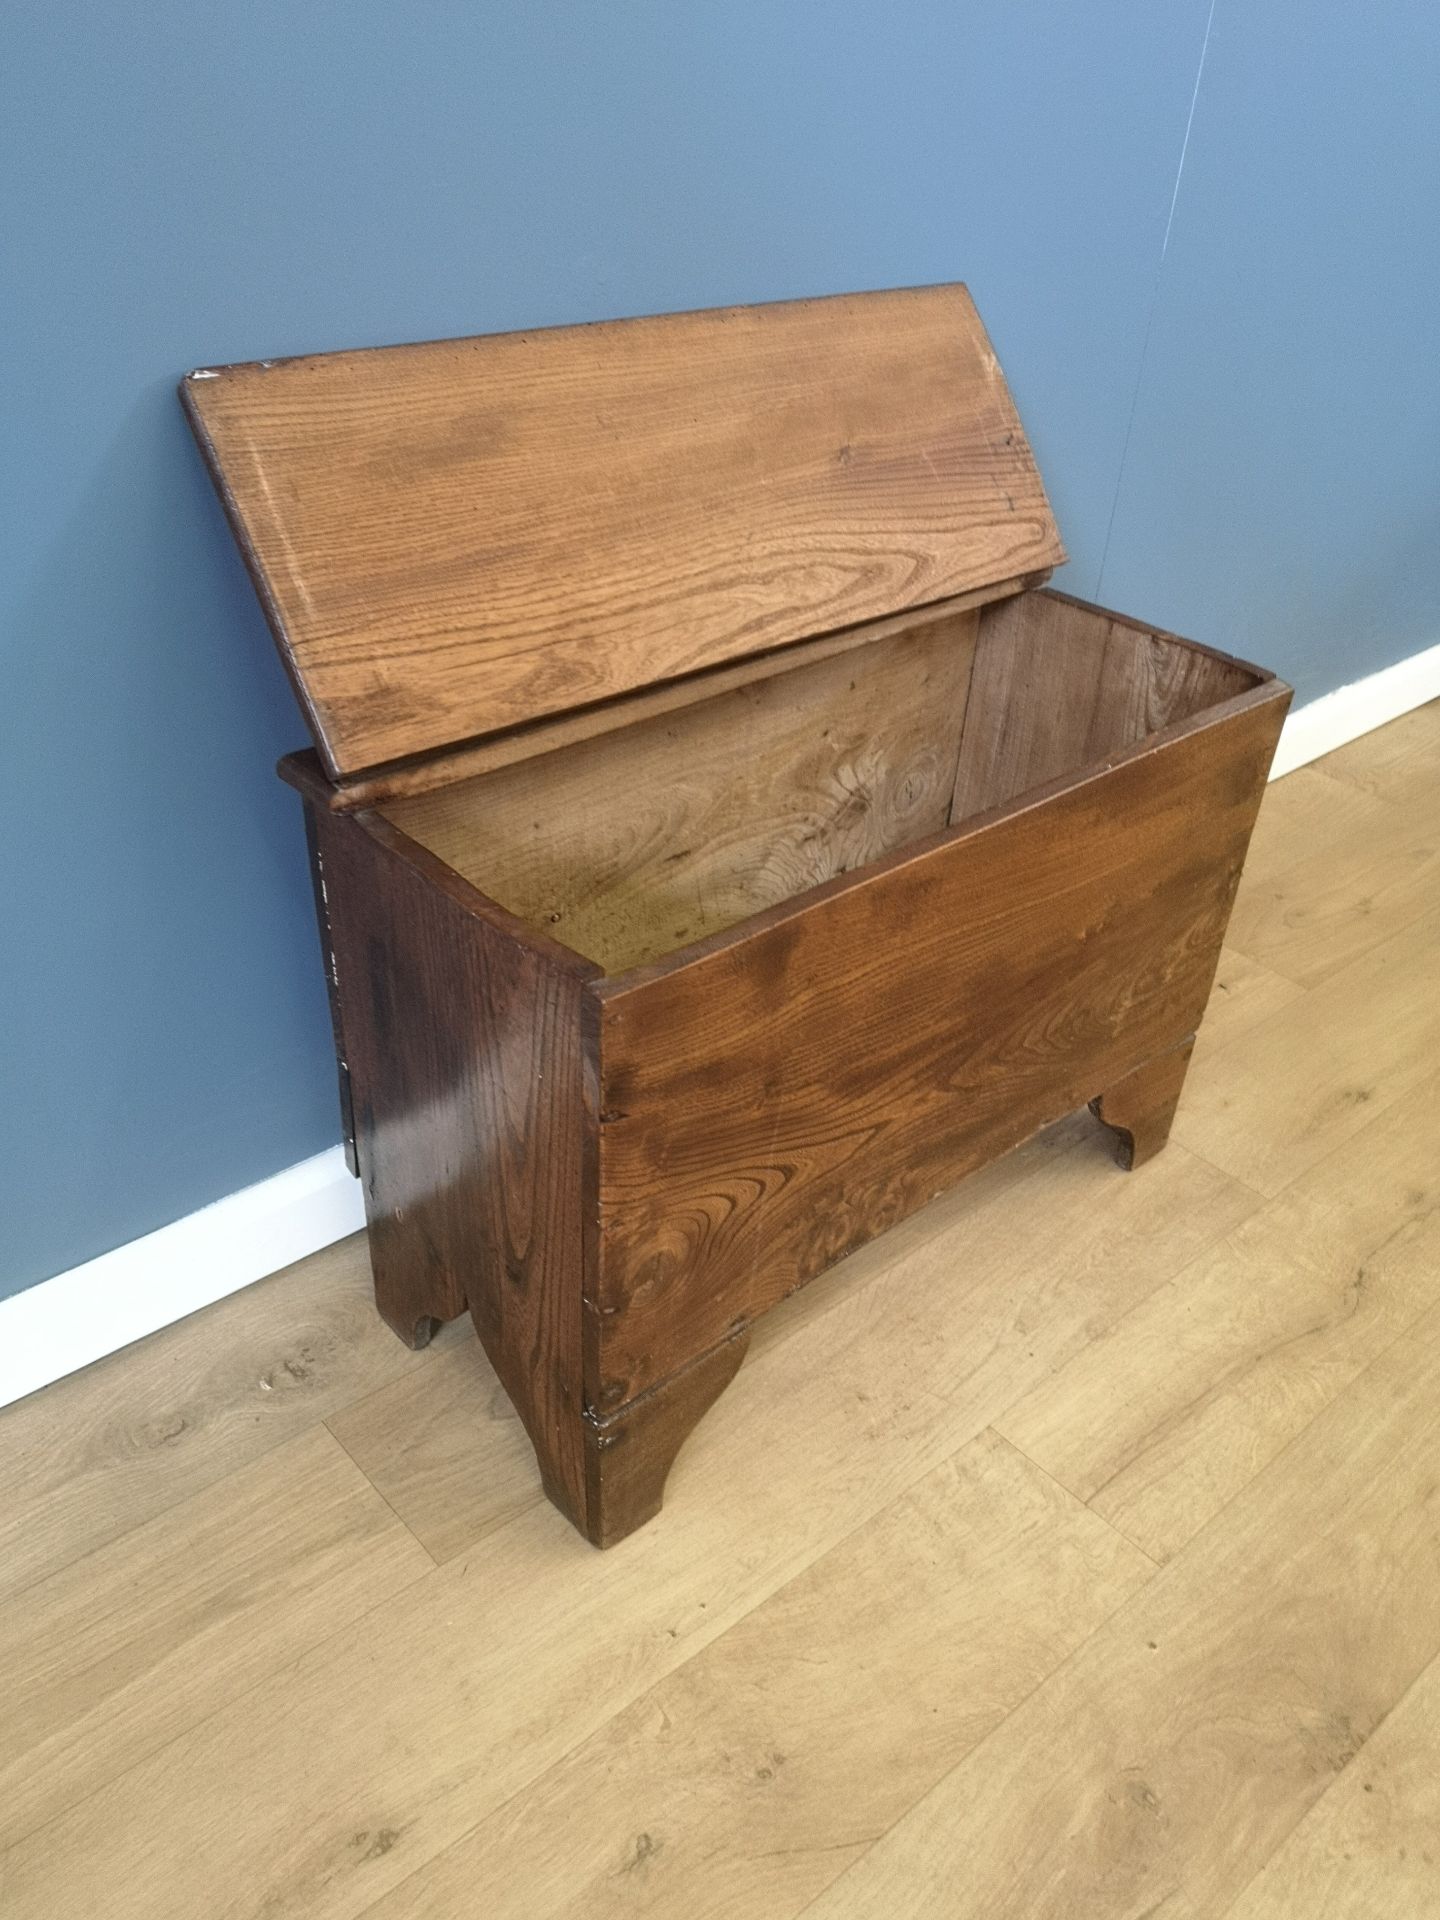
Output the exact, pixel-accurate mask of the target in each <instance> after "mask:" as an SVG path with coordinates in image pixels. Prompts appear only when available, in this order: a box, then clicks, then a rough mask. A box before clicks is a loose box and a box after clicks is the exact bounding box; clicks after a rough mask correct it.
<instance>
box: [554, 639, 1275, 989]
mask: <svg viewBox="0 0 1440 1920" xmlns="http://www.w3.org/2000/svg"><path fill="white" fill-rule="evenodd" d="M1144 631H1145V632H1151V631H1153V629H1151V628H1145V629H1144ZM1290 699H1291V689H1290V688H1289V687H1288V686H1287V685H1286V684H1285V682H1284V681H1283V680H1277V679H1275V678H1273V676H1272V677H1271V678H1270V679H1269V680H1267V681H1265V682H1263V683H1262V684H1261V685H1260V686H1258V687H1249V688H1247V689H1246V690H1245V691H1244V692H1243V693H1237V694H1233V695H1232V696H1231V697H1230V699H1228V700H1222V701H1219V702H1218V703H1217V704H1216V705H1215V706H1213V707H1206V708H1204V709H1203V710H1202V711H1201V712H1199V713H1196V714H1191V715H1190V716H1189V718H1188V719H1185V720H1176V721H1173V722H1172V723H1171V724H1170V725H1169V726H1168V727H1161V728H1159V729H1158V730H1157V731H1156V732H1155V733H1151V734H1147V735H1146V736H1145V738H1144V739H1143V740H1137V741H1134V742H1133V743H1132V744H1131V745H1130V746H1128V747H1125V748H1123V749H1122V750H1121V751H1120V752H1119V753H1112V754H1108V755H1107V756H1106V757H1105V758H1104V759H1103V760H1098V761H1093V762H1091V763H1090V765H1088V766H1085V767H1080V768H1077V769H1076V770H1075V771H1074V772H1073V773H1067V774H1061V775H1059V776H1058V777H1057V778H1056V779H1054V780H1049V781H1047V782H1046V783H1045V784H1044V786H1040V787H1032V788H1029V789H1027V791H1026V792H1024V793H1023V794H1017V795H1016V797H1015V798H1014V799H1013V800H1007V801H1006V802H1005V803H1004V804H1003V805H1001V806H998V807H991V808H989V809H988V810H987V811H986V812H984V813H977V814H972V815H970V816H969V817H968V818H967V819H965V820H961V821H957V822H956V824H955V825H954V826H951V827H942V828H941V829H940V831H939V832H938V833H933V834H928V835H927V836H926V837H925V838H924V839H923V840H914V841H911V842H910V844H909V845H908V846H903V847H897V848H896V849H895V851H894V852H893V853H888V854H886V855H885V856H884V858H883V859H880V860H877V861H875V862H873V863H872V864H871V865H869V866H865V867H858V868H856V870H855V871H854V872H853V873H845V874H839V875H837V876H836V878H835V879H833V880H827V881H825V882H823V883H822V884H821V885H820V886H818V887H812V888H810V889H809V890H808V891H807V892H804V893H800V894H796V895H795V896H794V897H793V898H792V899H789V900H782V901H780V902H779V903H778V904H777V905H776V906H773V907H766V908H764V909H763V910H762V911H761V912H759V913H754V914H751V915H750V916H749V917H748V918H746V919H744V920H740V921H737V923H736V924H735V925H734V926H733V927H724V928H722V929H721V930H720V931H719V932H718V933H712V934H708V935H707V936H706V937H705V938H704V939H702V940H694V941H692V942H691V943H690V944H689V945H688V946H684V947H677V948H676V950H675V951H674V952H673V953H667V954H663V955H661V957H660V958H659V959H658V960H648V961H646V962H645V963H644V964H643V965H641V966H638V967H631V968H629V969H628V970H626V971H625V972H623V973H616V974H609V975H604V976H602V977H601V978H600V979H598V980H593V981H592V982H591V983H590V987H589V991H590V992H591V993H593V994H594V995H595V997H596V998H597V999H598V1000H599V1001H600V1002H601V1003H602V1004H603V1005H608V1004H609V1003H610V1002H611V1001H614V1000H618V999H620V998H622V997H623V996H624V995H625V994H627V993H633V992H635V991H636V990H637V989H639V988H642V987H647V986H650V985H651V984H652V983H653V982H654V981H656V980H661V979H664V978H665V976H666V975H667V974H671V973H678V972H679V971H680V970H681V969H682V968H683V967H688V966H691V965H693V964H694V963H695V962H696V961H699V960H709V959H712V958H713V957H714V956H715V955H716V954H719V953H724V952H725V951H726V950H727V948H731V947H741V946H743V945H744V944H745V942H746V941H747V940H752V939H754V937H755V936H756V935H757V934H759V933H765V932H768V931H769V929H770V928H771V927H777V926H782V925H783V924H784V923H785V922H786V921H787V920H792V919H796V918H798V917H799V916H800V915H802V914H805V913H808V912H809V911H810V910H811V908H813V907H817V906H819V905H821V904H822V903H823V902H825V901H828V900H833V899H835V898H837V897H838V896H839V895H841V894H844V893H851V892H858V891H859V889H860V888H862V887H870V886H876V885H880V884H882V883H883V882H884V881H886V880H887V879H888V878H889V876H890V875H891V874H892V873H895V872H897V871H898V870H899V869H900V868H902V867H907V866H909V865H910V864H911V863H912V862H918V861H922V860H927V859H930V858H932V857H933V856H935V855H936V854H939V853H942V852H944V851H946V850H947V849H948V848H950V847H952V846H954V845H956V844H957V842H959V841H961V840H968V839H971V838H973V837H975V836H977V835H979V834H982V833H991V832H994V831H995V830H996V829H997V828H1000V827H1003V826H1004V825H1005V824H1006V823H1007V822H1008V821H1010V820H1013V819H1015V818H1016V817H1017V816H1018V815H1020V814H1024V813H1028V812H1030V811H1031V809H1033V808H1035V807H1043V806H1045V805H1047V804H1048V803H1049V802H1050V801H1051V800H1054V799H1055V798H1056V797H1057V796H1058V795H1060V794H1063V793H1069V792H1071V791H1072V790H1074V789H1076V788H1079V787H1085V786H1089V785H1091V784H1093V783H1094V782H1096V781H1099V780H1103V779H1104V778H1106V776H1107V775H1109V774H1111V773H1113V772H1114V771H1115V769H1116V768H1117V767H1122V766H1126V765H1128V764H1129V763H1130V762H1131V761H1134V760H1141V759H1144V758H1146V757H1147V756H1148V755H1150V754H1154V753H1161V752H1164V751H1165V749H1166V748H1168V747H1171V746H1174V745H1175V744H1176V743H1178V742H1179V741H1181V740H1184V739H1187V738H1188V737H1189V736H1190V735H1191V734H1195V733H1200V732H1204V731H1208V730H1209V729H1210V728H1213V727H1220V726H1224V725H1225V724H1227V723H1228V722H1230V721H1232V720H1237V719H1239V718H1241V717H1242V716H1243V715H1244V714H1247V713H1249V712H1250V711H1251V710H1252V709H1253V708H1255V707H1264V706H1268V705H1272V704H1273V705H1276V706H1278V708H1279V710H1280V714H1281V716H1282V717H1283V714H1284V712H1285V710H1286V709H1287V708H1288V707H1289V705H1290Z"/></svg>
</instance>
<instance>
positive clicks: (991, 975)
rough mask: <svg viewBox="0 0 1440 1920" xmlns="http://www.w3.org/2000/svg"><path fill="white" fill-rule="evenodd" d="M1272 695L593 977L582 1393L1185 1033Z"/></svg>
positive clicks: (659, 1362) (1203, 987)
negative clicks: (760, 914)
mask: <svg viewBox="0 0 1440 1920" xmlns="http://www.w3.org/2000/svg"><path fill="white" fill-rule="evenodd" d="M1285 705H1286V695H1285V693H1284V691H1283V690H1282V691H1280V692H1274V691H1271V690H1269V689H1266V688H1263V687H1262V688H1260V689H1257V690H1255V691H1253V692H1252V693H1250V694H1248V695H1246V696H1244V697H1243V698H1242V700H1241V701H1240V702H1239V703H1238V704H1237V705H1236V707H1235V709H1234V710H1233V711H1232V712H1231V713H1230V714H1229V717H1228V718H1226V719H1223V720H1220V721H1218V722H1214V723H1212V722H1209V721H1207V722H1206V723H1205V724H1203V725H1202V724H1200V723H1198V722H1197V723H1195V724H1194V725H1193V726H1192V727H1191V729H1190V730H1189V731H1187V732H1182V733H1180V734H1179V735H1177V736H1175V737H1172V738H1170V739H1168V740H1166V741H1164V742H1163V743H1159V744H1156V745H1154V746H1151V747H1148V748H1146V749H1145V750H1143V751H1141V752H1139V753H1137V754H1135V755H1133V756H1132V757H1131V758H1129V759H1128V760H1125V761H1122V762H1120V763H1119V764H1117V765H1115V766H1112V767H1110V768H1108V769H1106V770H1104V771H1102V772H1100V773H1099V774H1097V775H1095V776H1093V777H1092V778H1089V779H1087V780H1084V781H1082V782H1080V783H1079V784H1077V785H1074V786H1072V787H1070V788H1069V789H1068V790H1066V791H1063V792H1060V793H1057V794H1054V795H1052V796H1050V797H1048V798H1045V799H1042V800H1038V801H1037V802H1035V803H1034V804H1032V805H1030V806H1028V807H1025V808H1022V809H1021V810H1019V811H1017V812H1014V813H1012V814H1009V815H1007V816H1003V817H999V818H995V819H992V820H991V821H990V822H989V824H988V825H980V826H977V827H976V828H975V829H973V830H972V831H971V832H969V833H962V834H958V835H957V834H953V833H952V834H950V835H948V836H946V837H945V838H944V839H943V840H941V841H939V842H937V843H935V844H933V845H931V846H930V847H929V848H928V849H925V850H920V851H916V852H914V853H911V854H905V855H897V856H895V857H894V858H893V859H892V860H891V861H889V862H886V863H882V864H881V865H880V866H879V867H876V868H872V869H870V870H868V871H867V872H866V873H865V874H863V875H857V876H855V877H854V879H853V880H851V881H849V882H844V883H836V885H835V887H834V888H832V889H831V890H828V891H824V890H822V892H821V893H820V894H819V895H817V896H812V897H809V898H807V899H805V900H803V901H797V902H796V903H795V904H794V906H793V908H792V909H790V910H787V911H782V912H780V913H777V914H776V915H773V916H771V917H770V918H769V920H768V921H765V920H762V921H761V922H759V923H751V924H750V925H747V926H746V927H745V928H743V929H739V930H737V931H736V932H735V934H734V935H733V936H732V937H731V938H730V939H729V940H722V941H720V942H719V943H716V944H714V945H713V946H712V949H711V950H710V951H707V952H702V953H701V955H700V956H699V957H697V958H693V959H688V960H687V959H684V958H683V957H682V958H680V959H679V960H677V962H676V963H674V964H665V965H662V966H660V967H652V968H648V969H647V968H641V969H639V970H638V972H637V973H636V974H635V975H633V976H628V977H624V978H621V979H618V980H606V981H602V982H600V983H598V984H597V985H596V986H595V987H594V988H593V989H592V991H593V992H594V993H595V994H596V995H597V997H598V998H599V999H600V1002H601V1007H602V1015H601V1029H600V1073H601V1088H600V1096H599V1118H600V1144H599V1181H600V1185H599V1204H600V1234H599V1256H598V1271H597V1274H596V1277H595V1286H596V1289H597V1295H596V1303H595V1310H596V1314H597V1316H598V1319H599V1322H600V1326H601V1332H600V1335H599V1359H598V1388H597V1389H596V1390H597V1391H598V1395H599V1398H598V1402H597V1404H598V1405H599V1406H600V1407H601V1408H605V1407H607V1406H619V1405H621V1404H622V1403H623V1402H624V1400H625V1399H627V1398H628V1397H630V1396H631V1395H633V1394H635V1393H638V1392H642V1391H643V1390H644V1389H645V1388H646V1387H648V1386H651V1385H653V1384H654V1383H655V1382H656V1381H657V1380H661V1379H663V1378H664V1377H665V1376H666V1374H667V1373H668V1372H670V1371H671V1369H672V1368H673V1367H674V1366H675V1365H676V1364H678V1363H679V1362H681V1361H682V1360H684V1359H685V1358H686V1357H688V1356H689V1355H690V1354H692V1353H695V1352H703V1351H704V1350H705V1349H707V1348H708V1347H710V1346H712V1345H713V1344H714V1343H715V1342H716V1341H718V1340H719V1339H721V1338H723V1336H724V1334H725V1333H726V1332H727V1331H728V1330H729V1329H730V1328H732V1327H734V1326H735V1325H737V1324H738V1323H741V1322H744V1321H746V1320H749V1319H750V1318H752V1317H753V1316H754V1315H755V1314H757V1313H761V1312H763V1311H765V1310H766V1309H767V1308H768V1307H770V1306H772V1305H773V1304H774V1303H775V1301H776V1300H778V1299H780V1298H782V1297H783V1296H784V1295H785V1294H787V1293H788V1292H790V1291H791V1290H792V1289H793V1288H795V1287H797V1286H800V1285H802V1284H803V1283H804V1282H805V1281H807V1280H809V1279H810V1278H812V1277H813V1276H814V1275H815V1274H817V1273H819V1272H820V1271H822V1270H823V1269H824V1268H825V1267H827V1266H829V1265H830V1264H832V1262H834V1261H835V1260H837V1259H839V1258H840V1257H841V1256H842V1255H843V1254H845V1253H847V1252H848V1251H850V1249H851V1248H853V1247H855V1246H857V1245H859V1244H860V1243H862V1242H863V1241H865V1240H867V1239H869V1238H870V1237H871V1236H872V1235H874V1234H876V1233H880V1232H883V1231H885V1230H886V1229H887V1228H889V1227H891V1226H893V1225H894V1224H895V1222H896V1221H898V1220H900V1219H903V1218H904V1216H905V1215H906V1214H907V1213H909V1212H911V1211H912V1210H913V1209H914V1208H915V1207H916V1206H918V1205H920V1204H922V1203H923V1202H924V1201H925V1200H927V1199H929V1198H931V1197H932V1196H933V1195H934V1194H935V1193H937V1192H939V1191H940V1190H941V1189H942V1188H944V1187H945V1186H948V1185H949V1184H950V1183H951V1182H952V1181H954V1180H956V1179H958V1178H960V1177H961V1176H962V1175H963V1174H965V1173H967V1172H969V1171H971V1170H972V1169H973V1168H975V1167H977V1166H979V1165H981V1164H983V1163H984V1161H986V1160H987V1159H990V1158H992V1157H993V1156H994V1155H995V1154H996V1153H999V1152H1003V1151H1004V1150H1005V1149H1006V1148H1008V1147H1010V1146H1013V1145H1014V1144H1015V1143H1016V1142H1017V1141H1019V1140H1022V1139H1024V1138H1025V1137H1026V1135H1027V1134H1029V1133H1031V1132H1033V1131H1035V1129H1036V1128H1038V1127H1040V1126H1042V1125H1044V1124H1045V1123H1046V1122H1047V1121H1049V1120H1051V1119H1054V1118H1055V1117H1057V1116H1058V1115H1059V1114H1061V1113H1064V1112H1065V1111H1067V1110H1068V1109H1069V1108H1070V1107H1073V1106H1075V1105H1076V1104H1078V1103H1080V1102H1083V1101H1084V1100H1086V1099H1087V1098H1090V1097H1093V1095H1094V1094H1095V1093H1096V1092H1103V1091H1104V1090H1105V1089H1106V1088H1107V1087H1108V1086H1109V1085H1111V1084H1112V1083H1113V1082H1116V1081H1119V1080H1122V1079H1124V1078H1125V1077H1126V1076H1128V1075H1130V1074H1131V1073H1132V1072H1133V1071H1134V1070H1135V1069H1136V1068H1138V1067H1142V1066H1144V1065H1145V1063H1146V1062H1148V1061H1151V1060H1153V1059H1154V1058H1155V1057H1156V1056H1157V1055H1159V1054H1167V1053H1170V1052H1171V1050H1172V1049H1174V1048H1177V1047H1179V1046H1180V1045H1181V1043H1182V1042H1184V1041H1185V1040H1186V1039H1187V1038H1188V1037H1189V1036H1190V1035H1191V1034H1192V1033H1193V1032H1194V1030H1195V1028H1196V1026H1197V1025H1198V1023H1199V1019H1200V1015H1201V1013H1202V1011H1203V1009H1204V1006H1205V1001H1206V998H1207V996H1208V994H1209V991H1210V984H1211V980H1212V978H1213V975H1214V971H1215V967H1216V962H1217V959H1218V956H1219V949H1220V942H1221V938H1222V936H1223V933H1224V929H1225V923H1226V920H1227V918H1228V915H1229V911H1230V904H1231V901H1232V899H1233V897H1234V887H1235V884H1236V882H1237V880H1238V878H1239V873H1240V866H1241V862H1242V860H1243V858H1244V853H1245V847H1246V843H1247V841H1248V839H1249V835H1250V830H1251V826H1252V823H1253V820H1254V817H1255V809H1256V807H1257V806H1258V804H1259V801H1260V796H1261V792H1262V790H1263V786H1264V780H1265V774H1266V770H1267V768H1268V767H1269V764H1270V757H1271V754H1272V752H1273V749H1274V745H1275V740H1276V738H1277V736H1278V732H1279V727H1280V722H1281V719H1282V718H1283V715H1284V711H1285ZM902 928H903V930H904V933H903V939H901V938H897V934H896V929H902ZM901 966H903V969H904V978H903V984H901V983H898V982H897V980H896V970H897V969H898V968H900V967H901Z"/></svg>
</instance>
